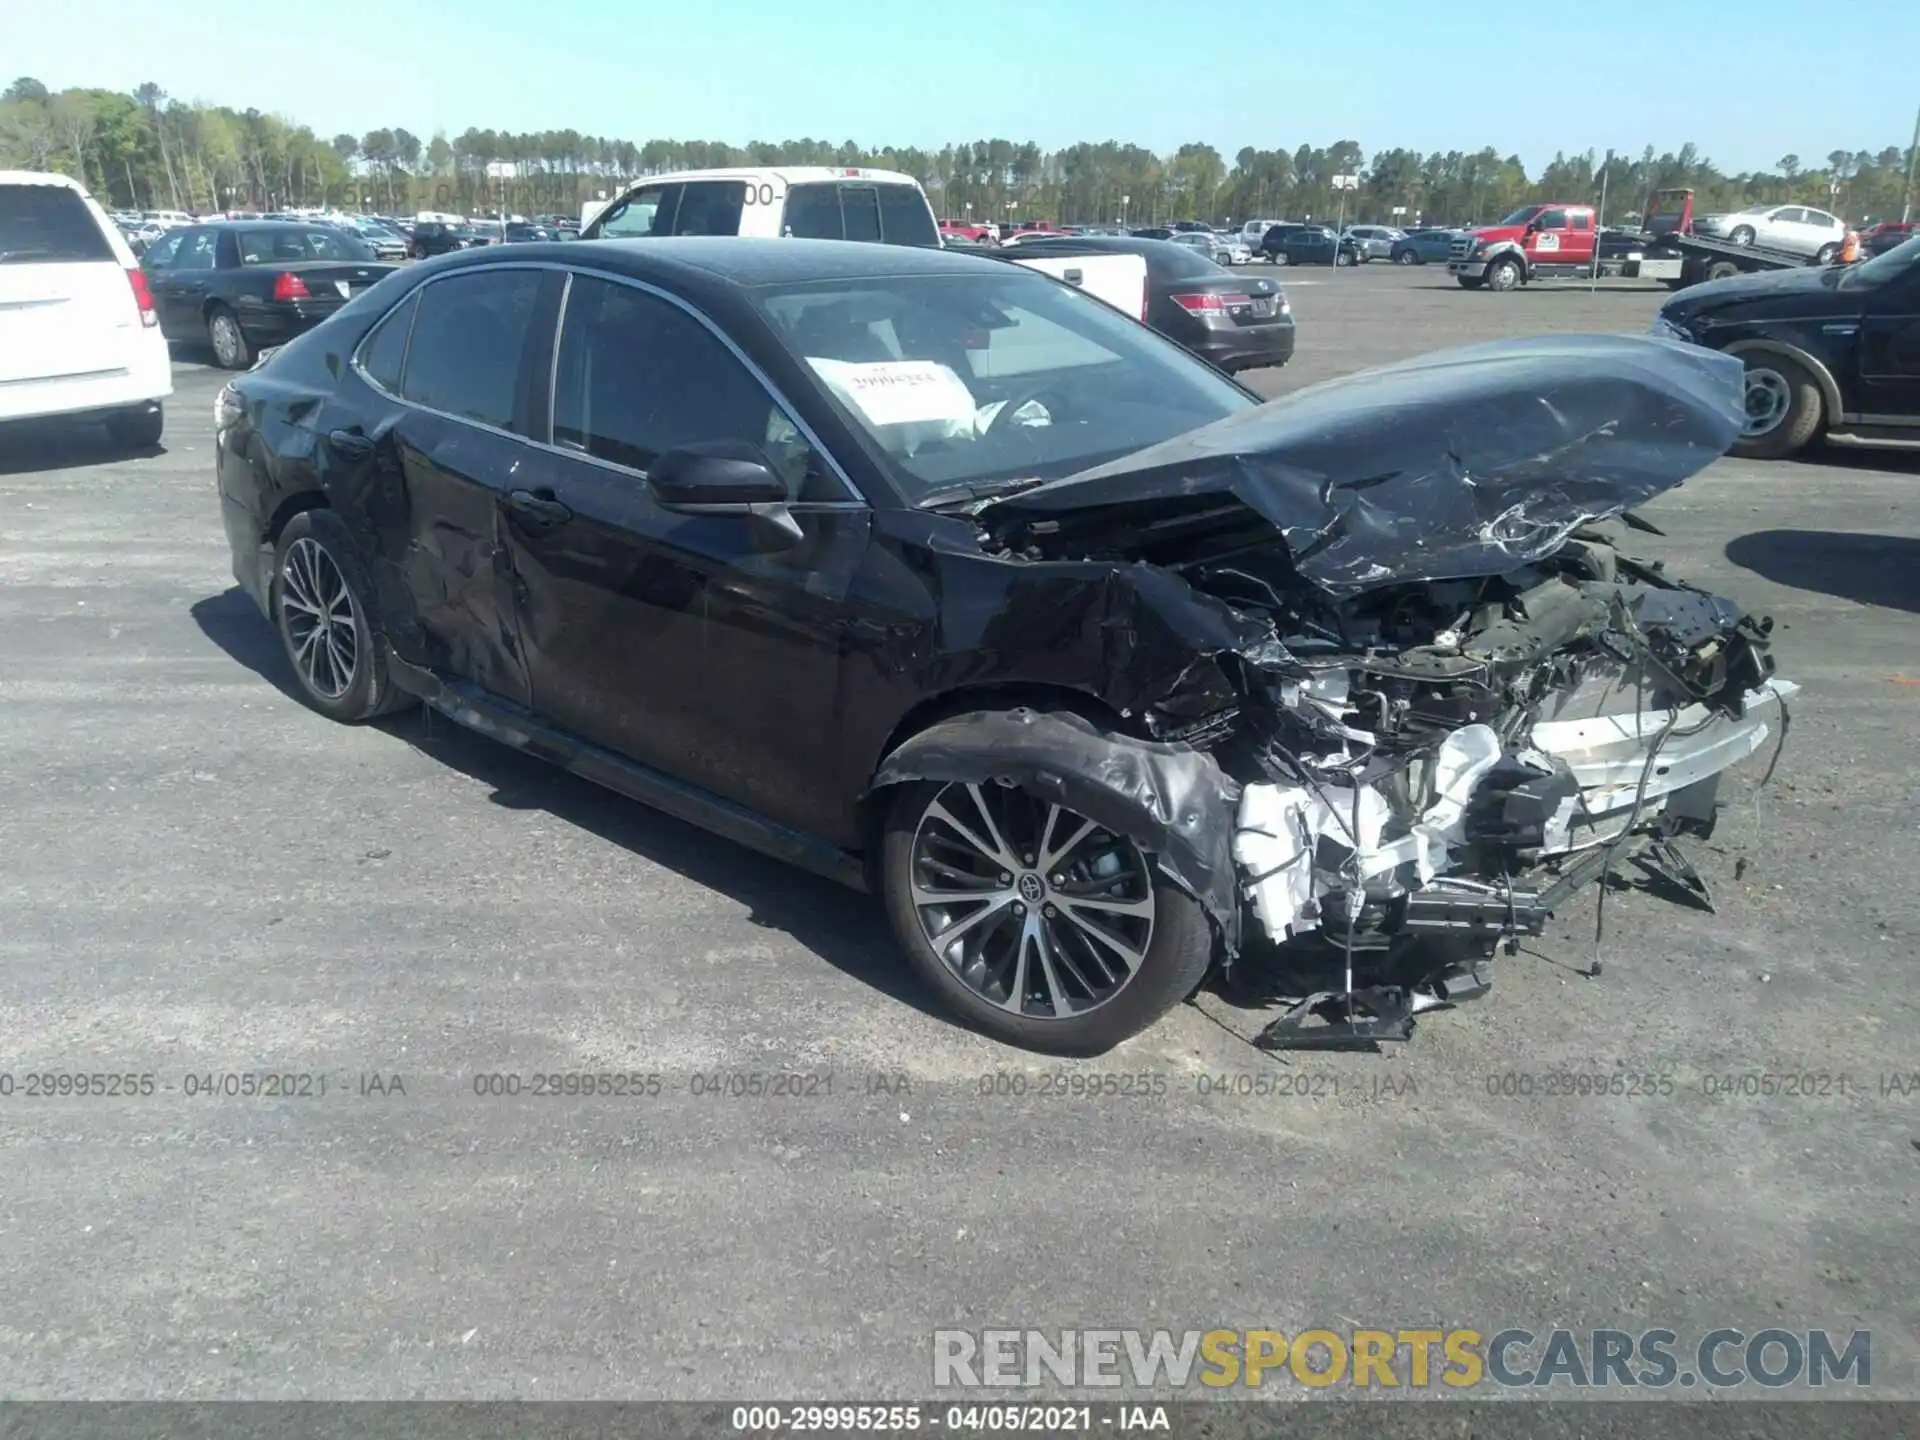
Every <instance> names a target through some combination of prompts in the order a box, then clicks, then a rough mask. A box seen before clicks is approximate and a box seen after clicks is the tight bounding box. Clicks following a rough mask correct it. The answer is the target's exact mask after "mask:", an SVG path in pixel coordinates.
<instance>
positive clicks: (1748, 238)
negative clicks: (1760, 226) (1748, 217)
mask: <svg viewBox="0 0 1920 1440" xmlns="http://www.w3.org/2000/svg"><path fill="white" fill-rule="evenodd" d="M1727 239H1728V240H1729V241H1730V242H1731V243H1733V244H1735V245H1751V244H1753V241H1754V234H1753V227H1752V226H1751V225H1736V226H1735V227H1734V229H1733V233H1732V234H1730V235H1728V236H1727Z"/></svg>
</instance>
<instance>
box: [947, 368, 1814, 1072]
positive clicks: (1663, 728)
mask: <svg viewBox="0 0 1920 1440" xmlns="http://www.w3.org/2000/svg"><path fill="white" fill-rule="evenodd" d="M1741 386H1742V372H1741V369H1740V366H1739V362H1738V361H1737V360H1732V361H1730V360H1728V359H1727V358H1726V357H1724V356H1720V355H1717V354H1713V353H1710V352H1705V351H1700V350H1696V349H1693V348H1691V347H1687V346H1681V345H1677V344H1673V343H1671V342H1668V341H1663V340H1655V339H1641V338H1632V339H1629V338H1624V337H1622V338H1616V337H1605V336H1581V337H1566V338H1558V339H1551V340H1544V341H1522V342H1512V343H1505V344H1499V345H1492V346H1480V347H1474V348H1471V349H1467V350H1460V351H1453V352H1446V353H1443V354H1441V355H1437V356H1433V357H1429V358H1427V359H1425V360H1422V361H1418V362H1414V363H1412V364H1409V365H1403V366H1398V367H1394V368H1392V369H1388V370H1382V371H1376V372H1371V373H1369V374H1366V375H1362V376H1356V377H1352V378H1350V379H1347V380H1343V381H1339V382H1335V383H1334V384H1332V385H1329V386H1322V387H1319V388H1317V389H1316V390H1313V391H1308V392H1302V393H1301V394H1299V395H1296V396H1294V397H1291V398H1290V399H1288V400H1284V401H1281V402H1276V403H1275V404H1271V405H1266V406H1262V407H1260V408H1259V409H1257V410H1254V411H1250V412H1248V413H1247V414H1245V415H1241V416H1235V417H1233V418H1231V419H1229V420H1227V421H1223V422H1221V423H1220V424H1217V425H1214V426H1209V427H1207V428H1206V429H1204V430H1201V431H1197V432H1194V433H1193V434H1191V435H1187V436H1183V437H1180V438H1179V439H1177V440H1174V441H1171V442H1168V443H1167V444H1164V445H1161V446H1158V447H1155V448H1154V449H1153V450H1149V451H1146V452H1142V453H1140V454H1137V455H1133V456H1129V457H1127V458H1126V459H1124V460H1121V461H1116V462H1113V463H1111V464H1109V465H1106V466H1103V467H1100V468H1099V469H1097V470H1093V471H1089V472H1085V473H1084V474H1082V475H1078V476H1073V477H1069V478H1068V479H1066V480H1063V481H1057V482H1054V483H1052V484H1049V485H1046V486H1042V487H1039V488H1037V489H1034V490H1030V491H1028V492H1026V493H1024V494H1020V495H1016V496H1012V497H1008V498H1006V499H1004V500H1000V501H994V502H988V503H986V504H984V505H982V506H981V507H979V511H978V513H977V516H976V518H977V520H978V523H979V524H980V526H981V528H982V536H983V542H984V544H985V545H986V546H987V548H988V549H989V551H990V553H996V554H999V555H1002V556H1004V557H1005V558H1007V559H1009V560H1012V561H1015V562H1016V563H1017V562H1020V561H1023V560H1024V561H1026V562H1029V563H1042V564H1044V563H1045V562H1047V561H1059V560H1074V561H1085V560H1089V559H1101V558H1105V559H1109V560H1111V561H1113V562H1114V563H1115V564H1116V566H1120V567H1124V571H1123V573H1124V572H1127V571H1131V572H1133V573H1139V572H1138V571H1137V570H1136V568H1135V567H1138V566H1141V565H1144V566H1146V567H1149V568H1150V569H1153V570H1158V571H1162V572H1171V573H1172V574H1174V575H1177V576H1178V577H1179V578H1180V579H1181V580H1183V581H1184V582H1185V586H1186V587H1187V589H1188V590H1189V591H1190V592H1191V594H1189V595H1186V596H1184V597H1183V603H1187V604H1191V603H1193V602H1194V600H1195V599H1196V597H1197V598H1198V599H1199V600H1200V603H1203V604H1208V605H1210V606H1211V607H1216V608H1217V609H1218V610H1219V611H1220V612H1222V619H1223V622H1224V623H1222V624H1220V625H1218V626H1214V627H1211V631H1210V633H1214V634H1216V635H1217V634H1219V633H1231V634H1233V635H1234V636H1236V637H1238V638H1236V639H1235V640H1234V641H1233V643H1231V644H1222V643H1220V642H1219V641H1218V640H1217V639H1216V640H1214V641H1213V642H1212V643H1211V645H1210V646H1208V647H1205V648H1203V649H1201V650H1200V651H1199V652H1198V653H1196V654H1195V655H1194V656H1193V657H1192V662H1191V664H1190V665H1189V666H1188V667H1187V668H1186V670H1185V671H1184V672H1183V673H1182V675H1181V677H1180V681H1179V683H1178V684H1175V685H1171V686H1168V687H1165V688H1164V690H1163V693H1160V694H1157V695H1155V696H1153V697H1151V699H1150V702H1149V703H1148V704H1146V705H1144V706H1143V707H1142V709H1141V710H1140V712H1139V713H1138V718H1139V719H1140V720H1142V721H1143V722H1144V725H1145V728H1146V729H1147V730H1148V731H1149V732H1150V733H1151V734H1152V736H1153V737H1155V738H1154V740H1153V741H1152V742H1147V741H1140V742H1137V743H1134V742H1126V741H1119V740H1109V741H1108V742H1107V745H1106V748H1105V749H1104V750H1101V751H1100V752H1098V753H1097V754H1096V756H1095V758H1093V759H1090V760H1089V759H1085V758H1082V759H1080V760H1076V761H1074V762H1072V763H1061V757H1064V756H1067V755H1070V754H1077V753H1079V752H1083V751H1085V750H1086V749H1087V744H1086V737H1085V736H1083V735H1079V734H1078V733H1077V731H1075V730H1074V729H1073V727H1071V726H1068V725H1067V722H1065V721H1063V720H1061V719H1058V718H1051V719H1049V718H1047V717H1034V716H1028V717H1027V718H1026V719H1025V720H1023V721H1020V722H1018V723H1019V724H1021V725H1023V726H1025V727H1027V728H1025V729H1024V730H1022V731H1020V733H1019V734H1018V735H1014V736H998V737H994V740H995V744H996V745H997V746H998V747H999V749H1000V753H1001V754H1003V755H1004V756H1005V757H1006V763H1007V764H1008V765H1009V766H1012V767H1013V768H1014V769H1017V771H1018V775H1017V776H1016V777H1014V778H1016V779H1017V780H1018V782H1019V783H1021V784H1025V785H1028V786H1029V787H1033V786H1045V785H1047V784H1048V783H1050V782H1049V777H1052V779H1051V783H1053V784H1054V785H1055V787H1056V788H1058V789H1060V790H1061V793H1062V794H1065V795H1069V796H1070V797H1071V798H1072V799H1073V801H1074V803H1075V805H1076V808H1077V809H1079V810H1080V812H1081V813H1084V814H1089V815H1091V814H1094V813H1096V809H1095V807H1096V806H1099V805H1101V804H1102V803H1103V800H1104V803H1105V807H1106V808H1105V812H1104V813H1105V814H1106V816H1107V818H1106V819H1105V821H1103V823H1107V824H1110V825H1112V826H1113V827H1114V828H1115V829H1117V830H1118V829H1124V830H1128V831H1129V832H1130V833H1133V834H1134V835H1135V836H1136V837H1137V838H1138V839H1139V840H1140V841H1141V843H1142V844H1143V845H1147V846H1149V847H1150V848H1153V849H1154V850H1155V851H1156V853H1157V855H1158V856H1159V857H1160V863H1161V864H1162V865H1163V867H1165V868H1166V869H1167V870H1168V873H1170V874H1171V875H1172V876H1173V878H1175V879H1176V880H1178V881H1179V882H1180V883H1181V884H1182V885H1183V886H1184V887H1185V888H1187V889H1188V890H1189V891H1191V892H1192V893H1193V894H1195V895H1196V896H1197V897H1198V898H1200V899H1201V900H1202V902H1203V903H1204V904H1206V906H1207V908H1208V911H1209V913H1210V914H1211V915H1212V917H1213V918H1214V920H1215V922H1216V925H1217V927H1218V929H1219V932H1220V935H1221V938H1222V941H1223V945H1224V948H1225V951H1226V953H1227V955H1228V956H1229V958H1230V959H1231V957H1232V956H1233V955H1234V954H1235V953H1236V952H1237V951H1238V950H1239V949H1240V947H1241V945H1242V943H1243V942H1244V941H1245V940H1246V939H1248V938H1250V937H1253V936H1257V935H1260V934H1264V935H1265V936H1266V937H1268V938H1270V939H1271V940H1273V941H1275V942H1294V944H1293V945H1292V946H1291V947H1290V951H1293V952H1298V953H1300V954H1301V955H1302V956H1309V955H1312V956H1316V957H1317V960H1316V961H1315V962H1313V963H1309V962H1308V961H1307V960H1305V959H1303V961H1302V963H1301V965H1300V966H1299V974H1300V975H1301V976H1302V977H1308V976H1311V975H1312V974H1313V973H1314V971H1315V968H1316V965H1317V966H1318V967H1319V969H1320V970H1321V972H1322V975H1321V979H1320V980H1316V981H1312V982H1311V983H1308V982H1307V981H1305V980H1303V982H1302V983H1301V984H1300V985H1299V986H1297V987H1296V990H1298V991H1299V992H1302V993H1296V994H1292V995H1291V996H1290V998H1291V1000H1292V1004H1291V1007H1290V1008H1289V1009H1288V1010H1287V1011H1286V1013H1284V1014H1283V1015H1282V1016H1281V1017H1280V1019H1279V1020H1277V1021H1276V1022H1275V1023H1274V1024H1273V1025H1272V1026H1270V1027H1269V1028H1268V1030H1267V1031H1266V1033H1265V1034H1264V1035H1263V1036H1262V1037H1261V1043H1262V1044H1265V1045H1268V1046H1271V1047H1276V1048H1278V1047H1297V1046H1310V1045H1339V1044H1353V1043H1368V1042H1371V1041H1374V1040H1379V1039H1404V1038H1406V1037H1407V1035H1408V1034H1409V1033H1410V1031H1411V1027H1412V1023H1413V1017H1414V1015H1415V1014H1416V1013H1417V1012H1419V1011H1420V1010H1422V1009H1425V1008H1428V1007H1430V1006H1433V1005H1439V1004H1447V1003H1452V1002H1455V1001H1458V1000H1460V999H1463V998H1467V997H1469V996H1472V995H1475V994H1478V993H1481V992H1483V991H1484V990H1485V988H1486V984H1487V981H1486V976H1485V973H1484V969H1483V962H1484V960H1485V959H1486V958H1487V957H1489V956H1490V955H1491V954H1493V953H1494V952H1495V950H1496V949H1497V948H1498V947H1500V946H1501V945H1502V944H1503V943H1504V944H1506V945H1507V946H1509V947H1511V946H1512V945H1514V944H1516V943H1517V941H1518V939H1519V938H1520V937H1523V936H1528V935H1537V934H1539V933H1540V932H1541V930H1542V929H1543V927H1544V926H1545V924H1546V922H1547V920H1548V918H1549V917H1550V916H1551V915H1552V913H1553V911H1554V909H1555V908H1556V907H1557V906H1559V905H1561V904H1562V903H1563V902H1564V901H1565V900H1566V899H1567V898H1568V897H1569V896H1570V895H1572V894H1573V893H1574V892H1576V891H1578V890H1580V889H1582V888H1583V887H1585V886H1586V885H1589V884H1592V883H1593V882H1595V881H1596V880H1599V879H1601V877H1602V876H1603V875H1604V873H1605V872H1607V871H1608V870H1610V869H1611V868H1612V867H1613V866H1614V865H1615V864H1616V863H1617V862H1619V861H1620V860H1622V859H1624V858H1625V857H1626V856H1627V855H1628V854H1629V853H1639V854H1641V855H1643V856H1644V857H1646V858H1649V859H1650V860H1652V861H1656V862H1660V863H1662V864H1664V866H1665V868H1666V869H1667V870H1668V872H1669V873H1670V874H1671V875H1672V877H1673V878H1674V879H1675V880H1676V881H1677V882H1679V883H1681V884H1682V885H1684V886H1686V887H1687V888H1689V889H1691V890H1693V891H1694V893H1696V894H1698V895H1701V896H1704V893H1705V890H1704V885H1703V884H1701V883H1700V882H1699V879H1698V876H1697V875H1696V874H1694V872H1693V871H1692V869H1691V867H1690V866H1689V865H1687V863H1686V862H1685V860H1684V858H1683V857H1682V856H1681V855H1680V853H1679V851H1678V850H1677V849H1675V848H1674V844H1673V842H1674V840H1675V839H1676V837H1678V836H1680V835H1683V834H1687V833H1694V834H1701V833H1705V832H1707V831H1708V830H1710V828H1711V826H1712V824H1713V819H1714V815H1715V811H1716V808H1717V798H1716V797H1717V788H1718V784H1719V777H1720V775H1721V774H1722V772H1724V771H1725V770H1726V769H1727V768H1728V767H1729V766H1730V765H1732V764H1734V763H1735V762H1736V761H1739V760H1741V759H1743V758H1745V757H1747V756H1750V755H1752V754H1753V753H1754V752H1755V751H1756V750H1758V749H1760V748H1761V747H1762V746H1763V745H1764V744H1765V742H1766V740H1767V738H1768V736H1769V735H1770V734H1773V733H1775V732H1776V727H1778V729H1779V731H1780V732H1781V733H1784V725H1785V720H1786V704H1787V701H1788V700H1789V699H1790V698H1791V697H1792V696H1793V694H1795V693H1796V687H1795V686H1793V685H1792V684H1791V683H1789V682H1786V681H1784V680H1780V679H1778V678H1776V677H1775V676H1774V673H1773V672H1774V663H1773V659H1772V656H1771V654H1770V651H1769V632H1770V629H1771V622H1770V621H1768V620H1764V619H1757V618H1755V617H1752V616H1750V615H1748V614H1746V613H1745V612H1744V611H1742V610H1741V609H1740V608H1739V607H1738V606H1736V605H1735V604H1733V603H1732V602H1731V601H1728V600H1725V599H1722V598H1720V597H1717V596H1714V595H1710V594H1708V593H1706V592H1704V591H1701V590H1699V589H1696V588H1694V587H1692V586H1690V585H1687V584H1685V583H1684V582H1682V581H1679V580H1677V579H1674V578H1672V577H1670V576H1668V575H1667V574H1666V573H1665V571H1664V569H1663V567H1662V566H1661V565H1659V564H1656V563H1649V562H1646V561H1642V560H1637V559H1634V558H1632V557H1630V556H1628V555H1624V554H1622V553H1620V551H1619V550H1618V549H1617V548H1616V544H1615V541H1614V538H1613V536H1612V531H1613V530H1614V528H1615V527H1614V525H1613V524H1610V523H1609V522H1615V521H1618V522H1621V523H1624V524H1625V525H1627V526H1629V527H1632V526H1638V527H1641V528H1648V529H1650V528H1651V527H1650V526H1647V525H1646V523H1645V522H1644V521H1640V520H1638V518H1637V517H1635V516H1634V515H1633V514H1632V507H1634V506H1636V505H1639V504H1641V503H1643V502H1644V501H1646V500H1648V499H1650V498H1652V497H1653V496H1655V495H1658V494H1660V493H1661V492H1663V491H1665V490H1668V489H1671V488H1672V487H1674V486H1675V485H1678V484H1679V483H1681V481H1683V480H1684V479H1685V478H1686V477H1687V476H1689V475H1691V474H1693V473H1695V472H1697V471H1698V470H1700V469H1701V468H1703V467H1704V466H1705V465H1707V464H1708V463H1710V462H1711V461H1712V460H1714V459H1715V458H1717V457H1718V456H1719V455H1721V454H1722V453H1724V451H1725V450H1726V448H1727V446H1728V445H1730V444H1731V443H1732V441H1733V440H1734V439H1735V438H1736V437H1737V435H1738V434H1739V432H1740V428H1741V425H1742V423H1743V418H1744V409H1743V403H1742V388H1741ZM1275 532H1277V534H1278V543H1276V539H1275ZM1034 727H1039V728H1034ZM1063 727H1064V728H1063ZM973 738H975V739H983V738H985V737H973ZM1076 747H1078V748H1077V749H1076ZM1123 752H1124V755H1123ZM973 753H975V754H978V753H979V751H978V750H975V751H974V752H973ZM1050 756H1051V757H1053V759H1052V761H1051V762H1050V760H1049V757H1050ZM965 769H966V764H965V762H964V761H961V762H956V763H955V764H952V765H948V766H946V767H944V768H942V767H938V766H936V767H934V769H933V770H928V769H927V767H926V766H924V765H922V766H920V767H918V773H936V772H938V773H942V774H948V775H950V776H959V775H960V774H961V773H962V772H963V771H965ZM1223 868H1224V869H1225V870H1226V871H1227V872H1228V874H1225V875H1223V874H1221V873H1219V872H1220V871H1221V870H1222V869H1223ZM1603 893H1604V892H1603ZM1283 953H1288V952H1283Z"/></svg>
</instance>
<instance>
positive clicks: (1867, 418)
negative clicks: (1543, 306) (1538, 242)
mask: <svg viewBox="0 0 1920 1440" xmlns="http://www.w3.org/2000/svg"><path fill="white" fill-rule="evenodd" d="M1654 329H1655V330H1656V332H1657V333H1660V334H1663V335H1668V336H1672V337H1674V338H1676V339H1682V340H1689V341H1692V342H1693V343H1694V344H1696V345H1705V346H1709V347H1711V348H1712V349H1715V350H1723V351H1725V352H1726V353H1728V354H1729V355H1737V356H1739V357H1740V359H1741V360H1742V361H1744V362H1745V364H1746V371H1747V375H1746V408H1747V423H1746V429H1745V431H1744V433H1743V434H1742V435H1741V437H1740V439H1739V441H1738V443H1737V444H1736V445H1735V446H1734V453H1736V454H1739V455H1743V456H1747V457H1750V458H1752V459H1757V460H1772V459H1779V458H1782V457H1785V456H1788V455H1792V454H1795V453H1797V452H1798V451H1800V450H1802V449H1804V448H1806V446H1807V445H1808V444H1810V443H1811V442H1812V441H1813V440H1814V439H1815V438H1816V437H1818V436H1820V435H1823V434H1824V435H1825V437H1826V439H1827V441H1828V443H1829V444H1835V445H1855V446H1872V447H1885V448H1888V449H1900V450H1914V449H1920V237H1916V238H1914V239H1911V240H1908V241H1907V242H1906V243H1905V244H1903V245H1900V246H1898V247H1897V248H1895V249H1893V250H1889V251H1887V252H1886V253H1885V254H1883V255H1878V256H1875V257H1874V258H1873V259H1871V260H1863V261H1861V262H1859V263H1858V264H1855V265H1840V266H1833V265H1829V266H1818V267H1816V266H1803V267H1795V268H1792V269H1787V270H1766V271H1761V272H1760V273H1758V274H1753V275H1736V276H1734V277H1733V278H1731V279H1728V280H1712V281H1709V282H1707V283H1706V284H1704V285H1691V286H1688V287H1687V288H1686V289H1685V290H1682V291H1681V292H1680V293H1679V294H1677V295H1675V296H1674V297H1673V298H1672V299H1671V300H1669V301H1667V303H1666V304H1665V305H1664V306H1662V307H1661V310H1660V316H1659V318H1658V319H1657V320H1655V321H1654Z"/></svg>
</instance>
